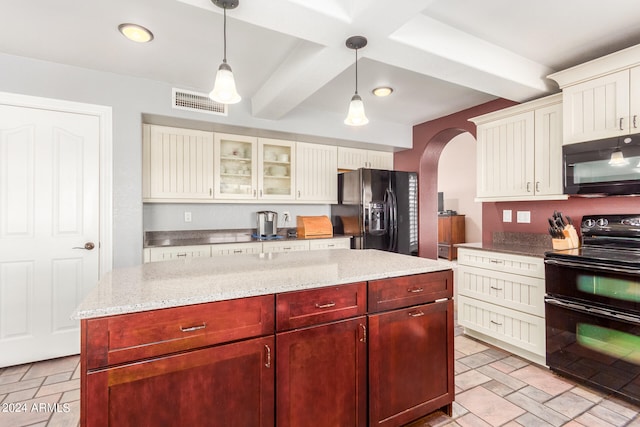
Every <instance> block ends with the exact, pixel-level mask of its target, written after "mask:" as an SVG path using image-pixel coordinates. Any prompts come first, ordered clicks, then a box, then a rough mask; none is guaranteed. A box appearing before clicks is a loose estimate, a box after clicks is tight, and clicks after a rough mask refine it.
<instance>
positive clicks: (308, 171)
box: [296, 142, 338, 203]
mask: <svg viewBox="0 0 640 427" xmlns="http://www.w3.org/2000/svg"><path fill="white" fill-rule="evenodd" d="M296 188H297V190H296V199H297V200H299V201H307V202H314V203H315V202H326V203H337V200H338V149H337V147H333V146H328V145H319V144H307V143H303V142H298V143H297V144H296Z"/></svg>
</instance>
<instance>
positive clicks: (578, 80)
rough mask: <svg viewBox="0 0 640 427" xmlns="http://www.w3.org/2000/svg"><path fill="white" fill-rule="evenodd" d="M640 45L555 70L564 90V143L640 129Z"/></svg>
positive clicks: (622, 133) (623, 133) (551, 76)
mask: <svg viewBox="0 0 640 427" xmlns="http://www.w3.org/2000/svg"><path fill="white" fill-rule="evenodd" d="M638 58H640V45H636V46H632V47H629V48H627V49H623V50H621V51H618V52H615V53H612V54H610V55H607V56H603V57H601V58H597V59H594V60H593V61H589V62H586V63H584V64H580V65H577V66H575V67H572V68H569V69H567V70H563V71H559V72H557V73H554V74H551V75H550V76H549V78H551V79H553V80H555V81H556V82H558V85H559V86H560V88H561V89H562V93H563V105H564V124H563V128H564V144H573V143H576V142H583V141H591V140H597V139H603V138H610V137H616V136H621V135H628V134H633V133H638V132H640V66H639V63H640V61H639V60H638Z"/></svg>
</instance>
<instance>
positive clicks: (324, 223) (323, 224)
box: [296, 215, 333, 239]
mask: <svg viewBox="0 0 640 427" xmlns="http://www.w3.org/2000/svg"><path fill="white" fill-rule="evenodd" d="M296 222H297V226H298V237H300V238H305V239H310V238H327V237H333V226H332V225H331V220H330V219H329V217H328V216H326V215H323V216H297V217H296Z"/></svg>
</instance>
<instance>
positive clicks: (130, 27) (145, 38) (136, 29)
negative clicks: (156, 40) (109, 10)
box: [118, 24, 153, 43]
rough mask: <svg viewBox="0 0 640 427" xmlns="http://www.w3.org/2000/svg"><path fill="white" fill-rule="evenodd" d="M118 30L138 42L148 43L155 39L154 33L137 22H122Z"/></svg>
mask: <svg viewBox="0 0 640 427" xmlns="http://www.w3.org/2000/svg"><path fill="white" fill-rule="evenodd" d="M118 31H120V32H121V33H122V35H123V36H125V37H126V38H128V39H129V40H131V41H134V42H138V43H147V42H150V41H151V40H153V33H152V32H151V31H149V30H147V29H146V28H145V27H143V26H141V25H137V24H120V25H118Z"/></svg>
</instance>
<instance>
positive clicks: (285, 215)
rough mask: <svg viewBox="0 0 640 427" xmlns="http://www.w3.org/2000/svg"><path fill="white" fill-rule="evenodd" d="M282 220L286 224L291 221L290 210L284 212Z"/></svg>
mask: <svg viewBox="0 0 640 427" xmlns="http://www.w3.org/2000/svg"><path fill="white" fill-rule="evenodd" d="M282 220H283V221H284V223H285V224H286V223H287V222H289V221H291V214H290V213H289V212H282Z"/></svg>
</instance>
